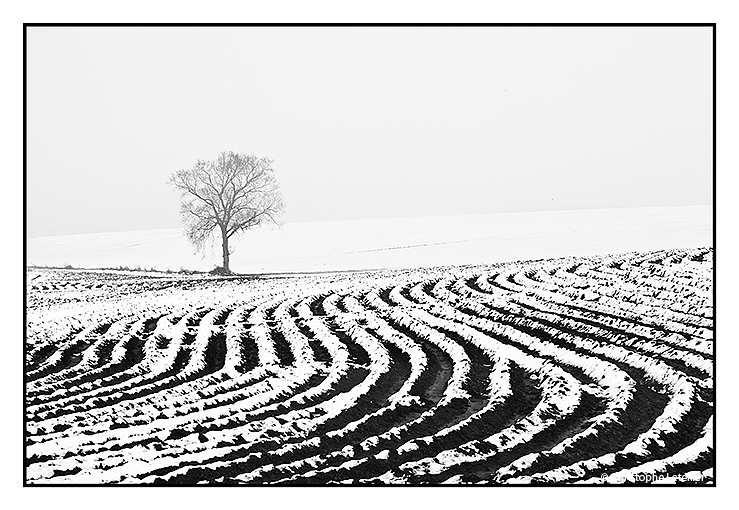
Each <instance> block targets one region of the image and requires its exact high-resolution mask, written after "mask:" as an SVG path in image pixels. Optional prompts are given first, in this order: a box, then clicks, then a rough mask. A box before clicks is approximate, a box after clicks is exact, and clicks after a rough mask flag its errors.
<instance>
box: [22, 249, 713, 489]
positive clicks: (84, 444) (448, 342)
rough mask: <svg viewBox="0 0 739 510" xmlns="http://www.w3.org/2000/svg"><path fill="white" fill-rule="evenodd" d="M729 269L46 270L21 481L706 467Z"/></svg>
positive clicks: (34, 281)
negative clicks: (717, 282)
mask: <svg viewBox="0 0 739 510" xmlns="http://www.w3.org/2000/svg"><path fill="white" fill-rule="evenodd" d="M712 268H713V250H712V249H711V248H693V249H679V250H665V251H653V252H645V253H626V254H620V255H619V254H614V255H610V256H597V257H569V258H563V259H549V260H541V261H533V262H517V263H502V264H488V265H483V266H467V267H446V268H437V269H413V270H382V271H376V272H346V273H333V274H317V275H305V276H292V277H285V276H280V277H258V278H246V277H244V278H219V277H212V276H205V277H202V276H201V277H197V276H183V275H160V276H158V277H153V276H149V275H146V274H140V273H139V274H136V273H129V274H116V273H115V272H106V273H96V272H93V271H75V270H60V269H32V270H29V271H28V272H27V278H28V282H29V287H28V305H27V316H28V326H27V331H28V339H27V340H28V345H27V351H26V367H27V368H26V375H27V381H28V382H27V386H26V391H27V408H26V413H27V436H26V447H27V450H26V451H27V460H26V464H27V468H26V477H27V478H26V479H27V481H28V483H30V484H47V483H53V484H68V483H73V484H74V483H134V484H196V483H205V484H229V485H232V484H233V485H237V484H271V483H281V484H297V485H307V484H319V485H325V484H333V483H348V484H413V485H417V484H443V483H449V484H467V483H475V484H476V483H483V484H570V483H586V484H602V483H607V484H640V485H644V484H652V483H659V484H667V483H669V484H676V483H679V484H685V483H687V484H706V483H712V482H713V468H714V465H713V448H714V444H713V362H712V354H713V300H712Z"/></svg>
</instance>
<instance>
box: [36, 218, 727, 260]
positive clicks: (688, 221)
mask: <svg viewBox="0 0 739 510" xmlns="http://www.w3.org/2000/svg"><path fill="white" fill-rule="evenodd" d="M712 242H713V241H712V213H711V208H710V207H709V206H695V207H661V208H640V209H599V210H587V211H558V212H530V213H511V214H489V215H474V216H443V217H423V218H393V219H377V220H356V221H334V222H320V223H293V224H286V225H284V226H283V227H282V228H281V229H276V228H272V229H261V230H255V231H250V232H247V233H245V234H244V235H242V236H241V237H239V238H236V241H235V242H234V243H233V249H234V254H233V256H232V257H231V267H232V268H233V270H234V271H236V272H240V273H252V274H253V273H279V272H311V271H327V270H361V269H383V268H414V267H432V266H442V265H463V264H486V263H491V262H504V261H516V260H532V259H540V258H550V257H566V256H587V255H600V254H608V253H623V252H628V251H648V250H661V249H669V248H688V247H696V246H711V245H712ZM206 255H207V256H206V257H205V258H203V257H202V256H201V255H195V254H194V253H193V249H192V247H191V246H189V245H188V243H187V240H186V239H184V237H183V236H182V234H181V231H180V230H179V229H167V230H149V231H136V232H118V233H106V234H81V235H69V236H58V237H39V238H32V239H29V240H28V254H27V258H28V264H29V265H46V266H54V267H64V266H66V265H67V264H70V265H72V266H73V267H87V268H101V267H102V268H105V267H120V266H127V267H132V268H133V267H136V266H139V267H145V268H155V269H160V270H166V269H172V270H179V269H181V268H185V269H196V270H205V271H208V270H210V269H212V268H213V267H214V266H215V265H219V264H220V260H219V257H220V246H219V245H216V246H215V247H214V249H212V250H211V251H210V252H208V253H207V254H206Z"/></svg>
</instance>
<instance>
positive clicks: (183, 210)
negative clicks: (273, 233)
mask: <svg viewBox="0 0 739 510" xmlns="http://www.w3.org/2000/svg"><path fill="white" fill-rule="evenodd" d="M272 163H273V162H272V160H270V159H267V158H259V157H257V156H254V155H250V154H237V153H235V152H230V151H229V152H222V153H221V154H220V155H219V156H218V158H216V159H215V160H214V161H205V160H198V162H197V163H195V166H193V167H192V168H191V169H189V170H180V171H179V172H175V173H174V174H172V176H171V177H170V179H169V182H170V184H171V185H173V186H174V187H175V188H176V189H177V190H178V191H179V192H180V196H181V199H182V203H181V206H180V214H181V215H182V220H183V222H184V224H185V234H186V235H187V238H188V239H189V240H190V242H191V243H192V244H193V245H194V246H195V248H196V249H197V250H198V251H199V250H201V249H202V248H203V246H204V245H205V242H206V241H207V240H208V239H211V238H212V236H213V235H214V234H215V233H216V232H219V233H220V234H221V240H222V247H223V270H224V272H226V273H230V272H231V269H230V267H229V256H230V255H231V253H232V252H231V251H230V250H229V246H228V240H229V239H230V238H231V237H232V236H233V235H235V234H237V233H239V232H241V231H243V230H246V229H248V228H251V227H254V226H256V225H259V224H262V223H266V222H270V221H271V222H274V223H277V218H278V215H279V213H281V212H282V209H283V203H282V196H281V194H280V191H279V186H278V184H277V180H276V179H275V173H274V170H273V169H272Z"/></svg>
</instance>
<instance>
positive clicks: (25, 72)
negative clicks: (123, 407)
mask: <svg viewBox="0 0 739 510" xmlns="http://www.w3.org/2000/svg"><path fill="white" fill-rule="evenodd" d="M29 27H147V28H148V27H411V28H412V27H533V28H536V27H710V28H711V29H712V30H711V33H712V39H713V41H712V42H713V46H712V48H713V52H712V53H713V55H712V57H713V61H712V79H713V83H712V85H713V87H712V88H713V101H712V105H713V133H712V135H713V147H712V149H713V161H712V167H713V168H712V172H713V176H712V187H713V195H712V200H713V203H712V204H711V206H712V209H713V225H712V226H713V282H712V283H713V309H714V312H713V332H714V338H713V415H714V427H713V451H712V455H713V483H711V484H706V485H704V486H703V487H714V488H715V487H717V485H716V471H717V469H716V468H717V464H716V442H717V436H716V428H717V423H716V422H717V416H718V413H717V407H718V406H717V397H716V395H717V388H716V386H717V385H716V262H717V260H716V238H717V236H716V216H717V215H716V23H23V234H24V236H23V353H24V357H23V360H22V372H23V438H22V441H23V487H240V488H248V487H271V485H264V484H262V485H226V484H209V485H197V484H177V485H154V484H126V485H122V484H60V483H56V484H29V483H28V479H27V469H26V468H27V465H26V460H27V458H28V455H27V450H26V441H25V437H26V434H27V428H26V402H27V395H26V386H27V382H28V381H27V379H26V366H25V352H26V347H27V341H28V339H27V316H26V313H27V306H28V303H27V295H28V294H27V284H28V282H27V223H26V221H27V217H26V213H27V203H26V197H27V182H26V172H27V159H26V158H27V115H26V113H27V110H26V107H27V76H28V67H27V62H28V58H27V57H28V55H27V44H26V43H27V34H28V28H29ZM274 487H283V486H279V485H277V486H274ZM284 487H332V488H333V487H363V486H360V485H327V484H322V485H315V484H291V485H289V486H284ZM377 487H380V488H382V487H471V486H470V485H442V484H403V485H383V486H377ZM480 487H487V488H490V487H621V488H631V487H653V488H656V487H696V486H695V485H689V484H686V485H677V486H668V485H659V484H658V485H651V484H645V483H637V484H629V485H595V484H591V485H573V484H561V483H555V484H546V485H521V484H518V485H483V486H480Z"/></svg>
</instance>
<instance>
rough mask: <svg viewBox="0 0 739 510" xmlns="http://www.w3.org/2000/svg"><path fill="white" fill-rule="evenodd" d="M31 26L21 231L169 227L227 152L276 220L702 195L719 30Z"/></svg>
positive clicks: (634, 203)
mask: <svg viewBox="0 0 739 510" xmlns="http://www.w3.org/2000/svg"><path fill="white" fill-rule="evenodd" d="M27 37H28V38H27V41H28V43H27V44H28V46H27V59H28V60H27V63H28V75H27V77H28V81H27V136H28V138H27V142H28V145H27V185H28V195H27V208H28V209H27V220H28V223H27V226H28V232H27V233H28V235H29V236H30V237H36V236H45V235H61V234H72V233H84V232H106V231H120V230H137V229H155V228H168V227H177V226H178V225H179V216H178V197H177V194H176V193H175V192H174V191H173V190H172V189H170V188H169V187H168V186H167V185H166V180H167V177H168V176H169V174H171V173H172V172H173V171H176V170H179V169H181V168H185V167H189V166H191V165H192V164H193V163H194V162H195V160H197V159H199V158H202V159H212V158H214V157H215V156H216V155H217V154H218V153H219V152H221V151H223V150H234V151H237V152H248V153H254V154H257V155H259V156H267V157H270V158H272V159H274V160H275V168H276V171H277V176H278V179H279V181H280V183H281V187H282V191H283V194H284V197H285V202H286V204H287V213H286V215H285V218H284V219H285V220H286V221H318V220H333V219H336V220H341V219H356V218H378V217H395V216H425V215H447V214H474V213H488V212H490V213H492V212H509V211H534V210H549V209H586V208H604V207H608V208H610V207H640V206H661V205H696V204H710V203H711V185H712V181H711V173H712V165H711V164H712V161H711V157H712V145H711V144H712V89H711V86H712V85H711V80H712V75H711V65H712V60H711V58H712V56H711V37H712V33H711V29H710V28H654V27H648V28H623V27H620V28H581V27H575V28H559V27H557V28H532V27H524V28H513V27H481V28H467V27H459V28H456V27H455V28H452V27H441V28H420V27H406V28H377V27H374V28H364V27H363V28H350V27H342V28H331V27H329V28H314V27H310V28H294V27H278V28H261V27H243V28H202V27H201V28H172V27H164V28H162V27H159V28H130V27H126V28H108V27H96V28H47V27H31V28H29V29H28V33H27Z"/></svg>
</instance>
